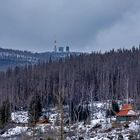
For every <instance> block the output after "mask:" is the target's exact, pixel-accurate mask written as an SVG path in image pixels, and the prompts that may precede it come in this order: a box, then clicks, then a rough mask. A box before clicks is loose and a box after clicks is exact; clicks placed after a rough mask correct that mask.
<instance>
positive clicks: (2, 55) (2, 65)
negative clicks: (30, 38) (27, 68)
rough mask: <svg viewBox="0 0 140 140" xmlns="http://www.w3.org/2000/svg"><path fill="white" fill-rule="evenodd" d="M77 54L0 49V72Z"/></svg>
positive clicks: (76, 53)
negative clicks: (9, 68)
mask: <svg viewBox="0 0 140 140" xmlns="http://www.w3.org/2000/svg"><path fill="white" fill-rule="evenodd" d="M79 54H80V53H78V52H42V53H32V52H28V51H21V50H13V49H4V48H0V71H2V70H6V69H7V68H8V67H11V68H14V67H15V66H24V65H31V64H37V63H38V62H48V61H49V60H50V59H51V60H52V61H54V60H58V59H60V58H64V57H67V56H69V55H79Z"/></svg>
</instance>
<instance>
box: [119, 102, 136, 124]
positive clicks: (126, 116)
mask: <svg viewBox="0 0 140 140" xmlns="http://www.w3.org/2000/svg"><path fill="white" fill-rule="evenodd" d="M136 118H137V113H136V112H135V111H134V107H133V106H132V105H131V104H124V105H123V106H122V108H121V110H120V111H119V112H118V113H117V115H116V120H117V121H131V120H134V119H136Z"/></svg>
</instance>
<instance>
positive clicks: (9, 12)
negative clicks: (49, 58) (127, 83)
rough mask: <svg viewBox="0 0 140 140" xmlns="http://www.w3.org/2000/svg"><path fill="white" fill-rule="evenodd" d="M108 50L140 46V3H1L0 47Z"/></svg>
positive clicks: (103, 0) (92, 0) (15, 0)
mask: <svg viewBox="0 0 140 140" xmlns="http://www.w3.org/2000/svg"><path fill="white" fill-rule="evenodd" d="M54 40H57V46H67V45H69V46H70V47H71V50H73V51H87V52H91V51H99V50H101V51H106V50H110V49H112V48H123V47H125V48H131V47H132V46H133V45H135V46H138V45H139V43H140V0H0V46H1V47H3V48H13V49H22V50H29V51H33V52H36V51H38V52H42V51H51V50H53V46H54Z"/></svg>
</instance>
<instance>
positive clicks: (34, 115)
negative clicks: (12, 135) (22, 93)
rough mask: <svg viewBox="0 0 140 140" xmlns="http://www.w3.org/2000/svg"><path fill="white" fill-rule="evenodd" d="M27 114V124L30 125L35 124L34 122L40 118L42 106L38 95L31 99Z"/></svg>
mask: <svg viewBox="0 0 140 140" xmlns="http://www.w3.org/2000/svg"><path fill="white" fill-rule="evenodd" d="M28 113H29V122H30V123H31V124H36V122H37V121H38V120H39V117H40V116H41V113H42V104H41V98H40V96H39V95H35V96H33V97H32V100H31V102H30V105H29V109H28Z"/></svg>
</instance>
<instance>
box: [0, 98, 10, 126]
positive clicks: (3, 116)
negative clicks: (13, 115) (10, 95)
mask: <svg viewBox="0 0 140 140" xmlns="http://www.w3.org/2000/svg"><path fill="white" fill-rule="evenodd" d="M9 121H10V102H9V100H8V99H7V100H6V101H4V102H3V103H2V106H1V107H0V128H3V127H4V126H5V125H6V124H7V123H8V122H9Z"/></svg>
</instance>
